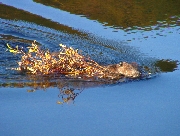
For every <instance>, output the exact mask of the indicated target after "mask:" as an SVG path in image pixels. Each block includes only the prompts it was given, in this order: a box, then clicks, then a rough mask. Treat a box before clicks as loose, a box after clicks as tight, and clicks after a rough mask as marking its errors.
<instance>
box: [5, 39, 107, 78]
mask: <svg viewBox="0 0 180 136" xmlns="http://www.w3.org/2000/svg"><path fill="white" fill-rule="evenodd" d="M7 47H8V50H9V51H10V52H12V53H20V54H21V61H19V62H18V65H19V68H18V70H20V71H22V72H27V73H30V74H35V75H38V74H41V75H49V74H56V73H59V74H64V75H66V76H70V77H76V78H77V77H78V78H81V77H90V78H91V77H98V78H102V77H104V76H105V74H104V72H103V71H104V70H105V68H104V67H103V66H100V65H99V64H98V63H96V62H95V61H93V60H92V59H90V58H87V57H85V56H83V55H81V54H79V53H78V50H74V49H73V48H71V47H66V46H65V45H62V44H60V47H61V49H60V51H59V52H57V53H51V52H50V51H49V50H42V49H40V47H39V46H38V45H37V44H36V43H35V41H34V42H33V43H32V45H31V46H30V47H28V51H27V52H24V51H23V50H22V49H19V48H18V46H16V48H15V49H14V48H12V47H10V46H9V45H8V44H7Z"/></svg>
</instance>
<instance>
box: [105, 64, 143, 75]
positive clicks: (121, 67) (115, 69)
mask: <svg viewBox="0 0 180 136" xmlns="http://www.w3.org/2000/svg"><path fill="white" fill-rule="evenodd" d="M104 67H105V71H104V72H105V73H106V75H107V76H108V75H109V76H112V77H114V76H123V77H127V78H138V77H139V76H140V72H139V70H138V66H137V64H136V63H127V62H120V63H119V64H112V65H107V66H104Z"/></svg>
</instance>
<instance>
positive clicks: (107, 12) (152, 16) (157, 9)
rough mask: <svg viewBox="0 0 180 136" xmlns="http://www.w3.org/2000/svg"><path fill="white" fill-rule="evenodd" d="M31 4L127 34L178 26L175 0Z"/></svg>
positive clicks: (44, 0)
mask: <svg viewBox="0 0 180 136" xmlns="http://www.w3.org/2000/svg"><path fill="white" fill-rule="evenodd" d="M34 1H35V2H38V3H42V4H45V5H47V6H52V7H55V8H59V9H62V10H65V11H69V12H70V13H72V14H78V15H83V16H85V17H87V18H88V19H92V20H98V21H99V22H100V23H102V24H103V25H105V26H111V27H113V28H115V29H117V30H118V29H123V30H124V31H129V33H134V32H136V31H131V30H143V31H151V30H159V29H161V28H167V27H175V26H179V25H180V19H179V15H180V9H179V7H180V4H179V1H178V0H174V1H168V0H162V1H161V2H159V1H158V2H157V1H156V0H151V1H148V0H131V1H126V0H121V1H119V0H114V1H111V0H107V1H106V2H104V1H99V0H93V1H82V0H76V1H73V2H72V1H55V0H34Z"/></svg>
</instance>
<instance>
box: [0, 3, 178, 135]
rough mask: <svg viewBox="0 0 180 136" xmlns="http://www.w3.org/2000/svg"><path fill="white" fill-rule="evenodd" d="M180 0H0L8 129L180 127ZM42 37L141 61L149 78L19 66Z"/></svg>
mask: <svg viewBox="0 0 180 136" xmlns="http://www.w3.org/2000/svg"><path fill="white" fill-rule="evenodd" d="M179 7H180V3H179V1H178V0H174V1H167V0H162V1H159V2H157V1H155V0H152V1H148V0H144V1H142V0H131V1H126V0H122V1H118V0H114V1H111V0H108V1H106V2H104V1H96V0H93V1H86V2H84V1H81V0H76V1H75V0H74V1H55V0H43V1H42V0H24V1H20V0H16V1H14V0H0V99H1V101H0V111H1V112H0V132H1V134H2V135H8V136H9V135H10V136H11V135H18V136H24V135H27V136H28V135H29V136H30V135H45V136H46V135H47V136H48V135H54V136H56V135H67V136H71V135H73V136H79V135H87V136H88V135H90V136H92V135H94V136H96V135H97V136H98V135H104V136H106V135H115V136H116V135H122V136H131V135H134V136H141V135H142V136H144V135H149V136H151V135H155V136H156V135H158V136H159V135H173V136H179V135H180V129H179V127H180V125H179V124H180V106H179V104H178V103H180V99H179V98H180V84H179V82H180V77H179V75H180V70H179V68H180V66H179V61H180V55H179V54H180V38H179V37H180V9H179ZM34 40H36V43H37V44H38V46H40V47H41V48H42V49H44V50H49V51H50V52H58V51H59V50H60V47H59V44H61V43H62V44H64V45H66V46H67V47H72V48H73V49H78V50H80V51H81V52H82V55H84V56H89V57H90V58H91V59H92V60H94V61H95V62H97V63H98V64H99V65H103V66H106V65H110V64H117V63H119V62H121V61H123V62H128V63H134V62H135V63H136V64H138V65H139V66H140V67H141V70H142V71H141V72H144V74H146V75H145V76H144V78H138V79H120V80H116V81H114V80H108V81H107V80H99V79H96V80H89V79H88V80H87V79H86V80H85V79H84V78H81V79H73V78H64V77H61V76H60V77H48V76H46V77H44V76H40V75H38V76H36V75H31V74H26V73H22V72H19V71H17V70H16V69H17V67H18V63H17V62H19V61H20V60H21V56H20V55H19V54H13V53H11V52H9V51H8V48H7V43H8V44H9V45H11V46H12V47H13V48H15V47H17V45H18V47H22V48H24V49H26V48H27V47H29V46H31V44H32V43H33V42H34Z"/></svg>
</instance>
